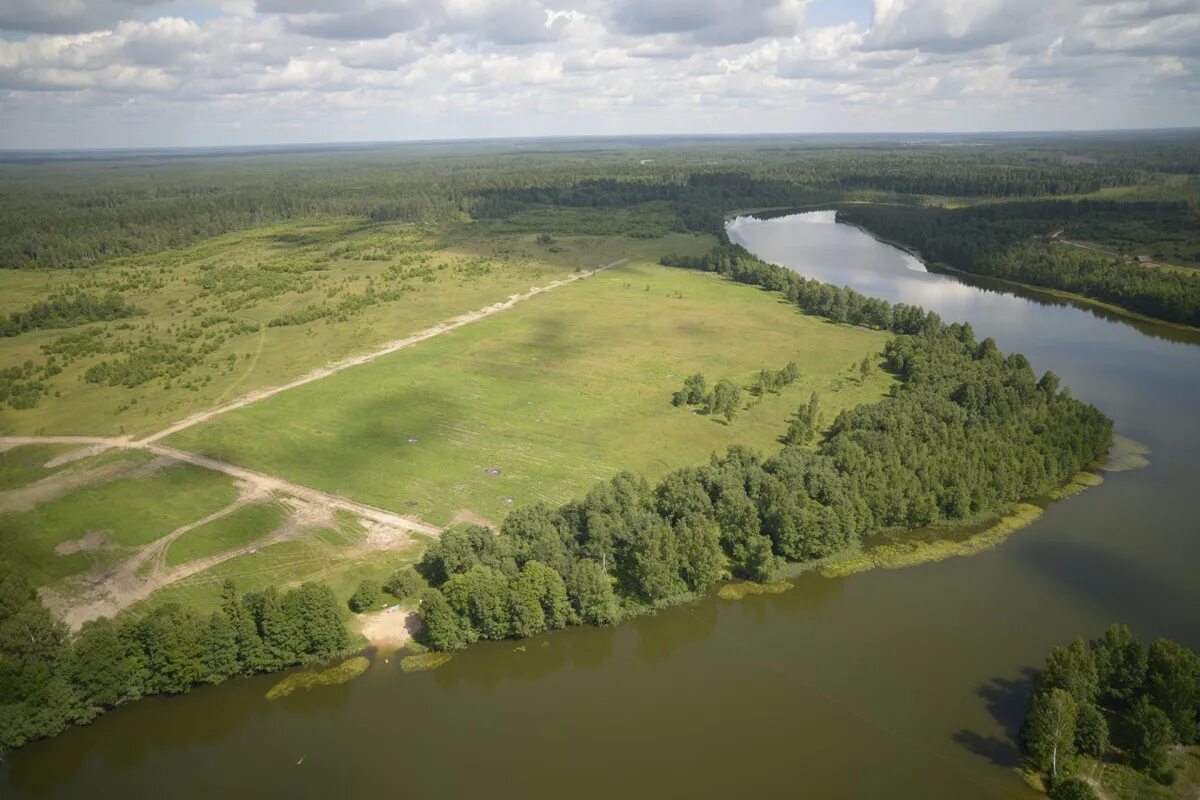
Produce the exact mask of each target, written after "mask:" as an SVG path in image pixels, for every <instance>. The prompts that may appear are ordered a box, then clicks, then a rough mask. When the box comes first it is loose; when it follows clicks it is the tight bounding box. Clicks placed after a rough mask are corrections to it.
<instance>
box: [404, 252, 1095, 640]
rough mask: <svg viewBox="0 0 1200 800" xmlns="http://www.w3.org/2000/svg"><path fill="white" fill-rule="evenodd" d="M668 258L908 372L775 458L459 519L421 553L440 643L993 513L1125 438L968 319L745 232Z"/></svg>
mask: <svg viewBox="0 0 1200 800" xmlns="http://www.w3.org/2000/svg"><path fill="white" fill-rule="evenodd" d="M664 263H668V264H671V265H675V266H683V267H688V268H693V269H705V270H709V271H714V272H718V273H720V274H722V275H725V276H726V277H728V278H731V279H732V280H736V281H739V282H742V283H750V284H755V285H759V286H763V287H764V288H767V289H771V290H775V291H780V292H783V293H784V294H785V295H786V296H787V297H788V299H789V300H790V301H791V302H792V303H794V304H795V305H797V306H798V307H799V308H800V309H802V310H804V311H806V312H808V313H813V314H819V315H821V316H825V317H827V318H830V319H832V320H835V321H839V322H849V323H853V324H859V325H865V326H868V327H873V328H879V329H883V330H889V331H892V332H893V333H896V334H898V335H897V336H896V338H894V339H892V340H891V341H890V342H889V343H888V344H887V346H886V348H885V351H884V356H885V360H886V365H887V368H888V369H889V370H891V371H893V372H894V373H895V374H896V375H897V377H898V378H899V380H900V383H899V385H898V386H897V387H896V388H895V389H894V390H893V392H892V394H891V396H890V397H888V398H886V399H884V400H882V401H880V402H878V403H874V404H870V405H864V406H859V407H857V408H855V409H852V410H849V411H845V412H843V413H841V414H840V415H839V416H838V418H837V419H836V420H835V421H834V423H833V426H832V427H831V428H830V430H829V432H828V434H827V435H826V436H825V438H824V439H823V440H822V441H821V442H820V443H819V444H818V445H817V447H816V449H815V450H813V449H809V448H807V447H805V446H803V445H801V444H789V445H785V446H784V448H783V450H782V451H780V452H779V453H778V454H776V455H774V456H771V457H769V458H763V457H762V456H760V455H759V454H757V453H754V452H752V451H750V450H748V449H745V448H742V447H733V448H730V449H729V451H728V452H727V453H725V454H724V455H715V454H714V456H713V457H712V459H711V461H710V463H708V464H707V465H703V466H698V467H689V468H684V469H680V470H676V471H675V472H672V473H670V474H669V475H667V477H665V478H664V479H663V480H662V481H660V482H659V483H658V484H657V485H655V486H651V485H649V484H648V483H647V482H646V481H645V480H643V479H641V478H638V477H637V476H634V475H632V474H629V473H621V474H618V475H617V476H616V477H614V478H613V479H611V480H610V481H605V482H602V483H600V484H598V485H597V486H596V487H594V488H593V489H592V490H591V491H590V492H589V493H588V494H587V496H586V497H584V498H583V499H581V500H578V501H574V502H571V503H568V504H566V505H564V506H562V507H560V508H551V507H550V506H547V505H544V504H538V505H534V506H529V507H525V508H518V509H515V510H514V511H512V512H510V514H509V515H508V517H507V518H506V519H505V521H504V524H503V525H502V527H501V529H500V533H499V535H498V536H493V535H492V534H491V532H490V531H488V530H487V529H482V528H471V529H466V530H457V531H456V530H451V531H447V533H446V534H445V535H444V536H443V537H442V538H441V539H440V540H439V542H437V543H436V544H434V545H432V546H431V548H430V549H429V551H428V552H427V554H426V556H425V557H424V559H423V561H422V565H421V568H422V570H423V572H424V574H425V577H426V578H427V579H428V580H429V581H430V583H431V585H432V586H434V587H436V588H434V589H431V590H429V591H428V592H427V593H426V594H425V595H424V596H423V598H422V601H421V606H420V614H421V619H422V623H423V626H424V627H423V635H424V637H425V639H426V641H427V643H428V644H429V645H430V646H432V647H434V648H437V649H442V650H449V649H457V648H460V647H463V646H465V645H467V644H468V643H470V642H472V641H474V640H476V639H480V638H483V639H499V638H505V637H509V636H527V635H530V634H532V633H536V632H538V631H540V630H545V629H549V628H557V627H562V626H564V625H567V624H574V623H590V624H606V623H610V622H613V621H616V620H618V619H620V618H623V617H626V616H631V615H636V614H639V613H644V612H646V611H648V610H650V609H653V608H655V607H657V606H659V605H662V604H664V603H670V602H672V601H674V600H677V599H680V598H684V597H688V596H691V595H692V594H695V593H698V592H703V591H705V590H707V589H708V588H710V587H711V586H712V585H713V584H714V583H716V582H717V581H719V580H722V579H724V578H727V577H730V576H733V577H742V578H748V579H752V580H758V581H762V580H768V579H770V578H771V576H772V575H773V574H775V572H776V571H777V569H778V568H779V567H780V566H781V565H783V564H785V563H795V562H805V561H811V560H814V559H819V558H822V557H825V556H828V555H831V554H834V553H837V552H839V551H841V550H843V549H845V548H847V547H849V546H850V545H852V544H855V543H857V542H859V541H860V540H862V539H863V538H864V537H866V536H869V535H871V534H873V533H876V532H879V531H882V530H885V529H895V528H915V527H920V526H925V525H930V524H934V523H938V522H953V521H955V520H963V519H967V518H971V517H975V516H978V515H981V514H985V513H992V512H996V511H998V510H1001V509H1003V508H1005V507H1007V506H1008V505H1010V504H1012V503H1015V502H1017V501H1019V500H1022V499H1026V498H1031V497H1036V496H1039V495H1043V494H1045V493H1047V492H1049V491H1050V490H1051V489H1054V488H1056V487H1058V486H1060V485H1062V484H1063V483H1065V482H1066V481H1067V480H1068V479H1069V478H1070V477H1071V476H1072V475H1074V474H1076V473H1077V472H1079V471H1080V470H1081V469H1083V468H1084V467H1085V466H1086V465H1088V464H1089V463H1091V462H1093V461H1094V460H1095V459H1096V458H1098V457H1099V456H1100V455H1101V454H1102V453H1103V452H1104V451H1105V450H1106V449H1107V447H1108V445H1109V443H1110V441H1111V436H1112V424H1111V422H1110V421H1109V420H1108V419H1107V418H1106V417H1104V415H1103V414H1101V413H1100V412H1099V411H1097V410H1096V409H1095V408H1094V407H1092V406H1091V405H1087V404H1085V403H1082V402H1079V401H1077V400H1075V399H1073V398H1072V397H1071V396H1070V394H1069V392H1068V391H1066V390H1065V389H1061V388H1060V387H1059V381H1058V378H1057V377H1056V376H1055V375H1054V374H1053V373H1046V374H1044V375H1042V376H1041V377H1040V378H1038V377H1037V376H1035V375H1034V374H1033V371H1032V370H1031V368H1030V365H1029V363H1028V361H1027V360H1026V359H1025V358H1024V357H1023V356H1020V355H1016V354H1014V355H1011V356H1007V357H1005V356H1004V355H1002V354H1001V353H1000V352H999V351H998V350H997V349H996V345H995V343H994V342H993V341H992V340H990V339H985V340H983V341H982V342H979V341H976V340H975V336H974V333H973V331H972V330H971V327H970V326H969V325H958V324H953V325H946V324H944V323H942V322H941V320H940V319H939V318H938V317H937V315H935V314H931V313H926V312H924V311H922V310H921V309H918V308H913V307H911V306H903V305H897V306H891V305H890V304H888V303H886V302H884V301H881V300H875V299H871V298H867V297H864V296H862V295H860V294H858V293H857V292H854V291H853V290H849V289H845V288H837V287H833V286H829V285H826V284H821V283H820V282H818V281H812V280H808V279H806V278H803V277H801V276H799V275H797V274H795V273H793V272H791V271H790V270H786V269H784V268H782V267H778V266H775V265H771V264H767V263H764V262H762V261H760V260H759V259H757V258H755V257H754V256H752V255H750V254H749V253H748V252H747V251H745V250H744V249H742V248H741V247H737V246H719V247H717V248H715V249H714V250H713V251H711V252H710V253H709V254H708V255H706V256H703V257H698V258H697V257H682V258H667V259H664ZM782 433H783V432H781V434H782Z"/></svg>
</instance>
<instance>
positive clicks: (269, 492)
mask: <svg viewBox="0 0 1200 800" xmlns="http://www.w3.org/2000/svg"><path fill="white" fill-rule="evenodd" d="M625 261H626V259H623V258H622V259H618V260H616V261H613V262H611V263H608V264H604V265H603V266H600V267H597V268H596V269H593V270H586V271H580V272H577V273H575V274H573V275H571V276H570V277H567V278H564V279H562V280H558V281H553V282H552V283H549V284H547V285H545V286H540V287H535V288H532V289H530V290H529V291H528V292H525V293H523V294H514V295H511V296H510V297H509V298H508V299H507V300H505V301H503V302H500V303H494V304H492V305H490V306H487V307H486V308H482V309H480V310H478V311H473V312H471V313H468V314H463V315H461V316H458V317H455V318H453V319H451V320H449V321H448V322H443V323H439V324H437V325H434V326H433V327H431V328H427V329H425V330H423V331H421V332H419V333H416V334H413V335H412V336H408V337H406V338H404V339H397V340H395V341H392V342H389V343H387V344H386V345H384V346H383V347H381V348H379V349H377V350H373V351H371V352H369V353H364V354H362V355H358V356H354V357H351V358H347V359H344V360H342V361H337V362H334V363H332V364H329V365H328V366H325V367H322V368H320V369H316V370H313V371H312V372H309V373H308V374H307V375H304V376H303V377H301V378H297V379H296V380H293V381H290V382H288V383H285V384H283V385H281V386H275V387H272V388H269V389H259V390H257V391H254V392H250V393H248V394H245V395H242V396H241V397H239V398H237V399H235V400H233V401H231V402H229V403H225V404H223V405H220V406H218V407H216V408H213V409H210V410H208V411H201V412H198V413H196V414H192V415H190V416H188V417H186V418H184V419H182V420H180V421H179V422H176V423H175V424H173V425H171V426H169V427H167V428H164V429H163V430H161V431H158V432H157V433H153V434H151V435H149V436H146V437H144V438H141V439H134V438H132V437H129V436H121V437H106V436H6V437H0V451H3V450H7V449H9V448H12V447H19V446H21V445H33V444H76V445H79V446H80V449H79V450H75V451H71V452H69V453H64V454H62V455H60V456H58V457H56V458H55V459H52V460H51V461H50V462H49V463H48V464H47V465H46V466H47V467H55V466H60V465H65V464H68V463H70V462H72V461H75V460H79V459H83V458H87V457H90V456H93V455H96V454H98V453H102V452H104V451H105V450H108V449H110V448H119V449H132V450H144V451H146V452H149V453H153V454H154V455H156V456H158V459H155V461H154V462H151V465H142V466H141V468H142V469H143V470H144V469H147V468H150V466H161V464H162V463H163V462H165V461H167V460H170V461H178V462H183V463H187V464H192V465H194V466H197V467H201V468H203V469H209V470H213V471H215V472H221V473H224V474H226V475H230V476H232V477H234V478H236V479H237V480H238V482H239V486H238V488H239V495H238V499H237V500H236V501H234V502H233V503H231V504H230V505H228V506H226V507H225V508H222V509H219V510H218V511H216V512H214V513H212V514H209V515H208V516H206V517H204V518H203V519H199V520H196V521H195V522H192V523H189V524H187V525H183V526H181V527H179V528H177V529H176V530H174V531H172V532H171V533H169V534H167V535H166V536H164V537H162V538H160V539H158V540H156V541H154V542H151V543H150V544H148V545H146V546H145V547H143V548H141V549H139V550H138V551H137V552H136V553H135V554H134V555H133V556H132V557H130V558H129V559H127V560H125V561H123V562H122V563H120V564H118V565H117V566H116V567H114V568H112V569H111V570H109V571H108V572H107V573H105V574H103V575H100V576H93V577H92V578H91V582H90V584H89V585H87V586H86V587H85V588H84V589H83V592H82V595H77V596H72V597H67V596H66V595H62V594H59V593H58V592H56V591H54V590H50V589H45V588H44V589H43V590H42V591H41V592H40V593H41V596H42V599H43V601H44V602H45V603H46V605H47V607H48V608H50V609H51V610H52V611H53V612H55V613H56V614H58V615H59V616H60V617H62V619H63V620H64V621H66V622H67V624H68V625H69V626H70V627H71V628H72V629H77V628H78V627H79V626H80V625H82V624H83V623H84V622H86V621H88V620H91V619H96V618H97V617H101V616H111V615H114V614H116V613H118V612H119V611H121V610H123V609H125V608H127V607H129V606H130V605H132V604H133V603H136V602H138V601H139V600H142V599H145V598H146V597H148V596H149V595H150V594H151V593H153V592H154V591H156V590H157V589H160V588H162V587H164V586H168V585H170V584H173V583H176V582H178V581H180V580H183V579H184V578H188V577H191V576H192V575H196V574H199V573H201V572H204V571H205V570H208V569H211V568H212V567H214V566H216V565H218V564H220V563H222V562H223V561H227V560H229V559H231V558H235V557H237V556H240V555H245V554H247V553H251V552H254V551H255V550H256V549H258V548H261V547H266V546H268V545H270V544H275V543H277V542H282V541H287V540H288V539H292V538H295V537H296V536H297V535H299V533H300V532H302V531H303V530H305V529H307V528H311V527H314V526H315V527H320V526H321V523H327V522H330V521H331V520H332V512H333V511H335V510H344V511H349V512H350V513H352V514H354V515H355V516H357V517H359V518H360V519H363V520H369V521H370V522H372V523H374V525H375V530H374V531H373V532H372V534H371V537H369V538H370V542H371V543H370V544H369V547H372V548H376V549H379V548H389V547H392V546H396V545H397V544H400V543H403V542H404V541H406V540H407V538H408V534H412V533H420V534H424V535H426V536H439V535H440V534H441V529H440V528H437V527H435V526H433V525H428V524H426V523H423V522H420V521H419V520H415V519H411V518H409V517H404V516H401V515H399V514H396V513H393V512H391V511H387V510H386V509H382V508H377V507H375V506H370V505H366V504H364V503H357V502H355V501H353V500H348V499H346V498H344V497H339V496H336V495H331V494H328V493H326V492H322V491H320V490H317V489H312V488H309V487H307V486H301V485H300V484H296V483H292V482H290V481H286V480H283V479H282V478H277V477H274V476H272V475H266V474H264V473H261V472H255V471H253V470H249V469H245V468H243V467H238V466H235V465H233V464H227V463H225V462H223V461H219V460H217V459H213V458H208V457H207V456H202V455H199V454H197V453H191V452H188V451H185V450H179V449H176V448H174V447H168V446H167V445H163V444H157V442H158V441H159V440H161V439H164V438H166V437H167V436H170V435H171V434H174V433H178V432H179V431H182V430H185V429H187V428H190V427H192V426H193V425H198V424H200V423H202V422H207V421H208V420H211V419H213V418H214V417H217V416H219V415H221V414H224V413H226V412H228V411H233V410H234V409H238V408H244V407H246V406H248V405H250V404H252V403H256V402H258V401H259V400H265V399H266V398H268V397H272V396H274V395H276V394H279V393H280V392H285V391H287V390H288V389H294V388H296V387H297V386H303V385H305V384H307V383H312V382H313V381H318V380H320V379H322V378H327V377H329V376H330V375H334V374H336V373H338V372H341V371H342V370H345V369H349V368H350V367H355V366H359V365H360V364H366V363H369V362H371V361H374V360H375V359H377V358H380V357H382V356H385V355H388V354H389V353H394V352H396V351H398V350H403V349H404V348H407V347H411V346H413V345H415V344H418V343H420V342H423V341H426V340H427V339H432V338H433V337H435V336H438V335H440V334H443V333H446V332H447V331H452V330H455V329H457V328H461V327H463V326H464V325H469V324H471V323H472V322H476V321H478V320H481V319H484V318H486V317H490V316H492V315H493V314H498V313H500V312H502V311H507V310H508V309H510V308H512V307H513V306H515V305H516V304H517V303H519V302H521V301H522V300H527V299H529V298H531V297H534V296H535V295H538V294H542V293H543V292H547V291H550V290H551V289H555V288H557V287H559V286H564V285H566V284H569V283H572V282H574V281H577V280H579V279H581V278H587V277H590V276H592V275H594V274H595V273H596V272H599V271H600V270H604V269H609V268H611V267H615V266H617V265H618V264H622V263H624V262H625ZM125 472H129V469H128V467H126V466H123V465H112V466H109V467H101V468H97V469H92V470H66V471H64V472H62V473H59V474H55V475H50V476H48V477H46V478H43V479H42V480H40V481H38V482H37V483H35V484H32V485H31V486H29V487H22V488H21V489H18V490H14V491H10V492H3V493H0V508H3V509H7V510H19V509H24V508H26V507H31V506H30V504H32V505H37V504H39V503H41V502H46V501H47V500H50V499H53V498H55V497H58V496H61V495H63V494H66V493H67V492H69V491H72V490H74V489H77V488H80V487H81V486H84V485H87V484H89V483H94V482H100V481H104V480H107V479H111V478H113V477H116V475H117V474H118V473H121V474H124V473H125ZM272 496H276V497H280V496H281V497H290V498H293V499H292V500H291V504H292V506H293V513H292V514H291V515H289V517H288V519H287V520H286V521H285V522H284V524H283V525H281V526H280V527H279V528H278V529H277V530H275V531H273V532H271V533H269V534H267V535H266V536H264V537H262V538H260V539H258V540H256V541H254V542H252V543H250V544H248V545H245V546H243V547H239V548H235V549H232V550H228V551H225V552H222V553H218V554H216V555H213V556H209V557H206V558H199V559H195V560H193V561H190V562H187V563H185V564H180V565H178V566H176V567H173V568H172V567H168V565H167V560H166V556H167V549H168V548H169V547H170V545H171V543H172V542H174V541H175V540H176V539H178V538H179V537H180V536H182V535H184V534H185V533H187V532H189V531H191V530H193V529H195V528H198V527H200V526H201V525H204V524H205V523H208V522H211V521H213V520H216V519H219V518H221V517H224V516H227V515H228V514H231V513H233V512H234V511H236V510H238V509H239V508H241V507H242V506H244V505H246V504H247V503H251V502H256V501H261V500H264V499H266V498H268V497H272ZM395 617H396V619H392V618H390V617H388V618H386V619H385V618H381V619H380V621H379V625H378V627H379V628H380V630H378V631H375V633H376V635H377V636H378V637H379V638H380V639H381V640H382V642H381V643H383V644H385V646H399V645H401V644H403V640H404V633H403V632H402V631H401V630H398V628H403V627H404V625H403V624H402V623H400V620H403V619H404V618H405V615H400V614H396V615H395ZM397 623H400V624H399V625H398V624H397Z"/></svg>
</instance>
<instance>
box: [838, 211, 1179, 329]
mask: <svg viewBox="0 0 1200 800" xmlns="http://www.w3.org/2000/svg"><path fill="white" fill-rule="evenodd" d="M838 219H839V220H840V221H843V222H849V223H852V224H854V225H858V226H861V227H862V228H864V229H866V230H868V231H870V232H871V233H873V234H875V235H876V236H879V237H881V238H884V239H888V240H891V241H895V242H899V243H901V244H904V245H906V246H909V247H913V248H915V249H917V250H918V251H919V252H920V253H921V255H922V257H924V258H926V259H928V260H930V261H933V262H942V263H945V264H948V265H950V266H952V267H955V268H957V269H961V270H965V271H967V272H973V273H977V274H980V275H988V276H993V277H997V278H1005V279H1008V280H1015V281H1020V282H1022V283H1028V284H1032V285H1034V286H1044V287H1048V288H1051V289H1059V290H1063V291H1068V292H1075V293H1077V294H1082V295H1085V296H1087V297H1091V298H1095V299H1097V300H1102V301H1104V302H1107V303H1113V304H1115V305H1119V306H1121V307H1122V308H1127V309H1130V310H1132V311H1137V312H1139V313H1142V314H1146V315H1149V316H1152V317H1157V318H1159V319H1164V320H1167V321H1169V322H1180V323H1184V324H1188V325H1200V272H1190V271H1183V270H1175V269H1162V268H1157V267H1152V266H1150V267H1148V266H1145V265H1142V264H1139V263H1137V262H1126V261H1124V260H1123V259H1121V258H1120V257H1119V256H1115V255H1109V254H1105V253H1102V252H1097V251H1094V250H1087V249H1081V248H1076V247H1072V246H1070V245H1066V244H1061V243H1058V242H1053V241H1046V240H1045V239H1044V238H1041V237H1047V236H1052V235H1053V234H1055V233H1059V232H1062V235H1063V236H1065V237H1075V238H1080V239H1085V240H1089V241H1099V242H1102V243H1110V244H1114V245H1119V246H1122V247H1124V248H1125V249H1126V251H1127V252H1128V251H1130V250H1134V249H1140V248H1143V247H1144V248H1145V250H1147V251H1149V250H1153V249H1154V248H1155V247H1156V245H1155V243H1156V242H1162V241H1164V240H1168V239H1179V238H1180V237H1184V238H1186V240H1187V244H1186V248H1187V253H1188V254H1189V257H1200V234H1198V233H1197V231H1200V215H1197V213H1196V212H1195V211H1194V210H1192V209H1191V208H1190V207H1189V206H1188V205H1187V204H1186V203H1182V202H1114V201H1078V202H1072V201H1038V202H1014V203H997V204H994V205H982V206H973V207H970V208H959V209H945V208H936V207H920V208H918V207H915V206H897V205H857V206H851V207H847V208H842V209H840V210H839V211H838Z"/></svg>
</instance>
